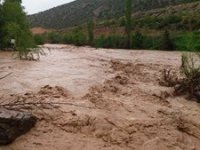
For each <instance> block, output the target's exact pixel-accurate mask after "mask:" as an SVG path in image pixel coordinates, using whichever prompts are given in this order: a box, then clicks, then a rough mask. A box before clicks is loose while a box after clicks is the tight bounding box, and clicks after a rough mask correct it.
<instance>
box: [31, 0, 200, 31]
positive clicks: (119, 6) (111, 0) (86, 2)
mask: <svg viewBox="0 0 200 150" xmlns="http://www.w3.org/2000/svg"><path fill="white" fill-rule="evenodd" d="M194 1H199V0H133V4H134V6H133V7H134V8H133V11H134V12H137V11H147V10H152V9H156V8H163V7H166V6H170V5H176V4H180V3H187V2H194ZM124 8H125V0H76V1H74V2H71V3H69V4H64V5H61V6H58V7H55V8H52V9H49V10H47V11H44V12H40V13H37V14H34V15H31V16H29V20H30V23H31V25H32V26H33V27H35V26H41V27H45V28H55V29H56V28H57V29H59V28H65V27H70V26H75V25H80V24H83V23H85V22H87V21H89V20H91V19H92V18H94V19H96V20H103V19H109V18H113V17H120V16H122V15H123V14H124Z"/></svg>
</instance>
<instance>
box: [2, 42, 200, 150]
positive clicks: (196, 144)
mask: <svg viewBox="0 0 200 150" xmlns="http://www.w3.org/2000/svg"><path fill="white" fill-rule="evenodd" d="M47 48H48V49H47ZM44 50H45V52H46V54H47V55H46V56H41V58H40V61H20V60H18V59H14V58H13V53H12V52H0V85H1V86H0V102H1V104H2V103H5V102H20V101H22V102H25V103H26V102H27V103H33V102H37V103H40V102H45V103H61V105H56V106H52V105H48V106H42V105H41V106H42V107H41V106H40V108H39V107H36V106H35V105H34V106H26V107H23V108H18V109H21V110H23V111H28V112H32V113H33V114H34V115H35V116H37V118H38V123H37V124H36V127H34V128H33V129H32V130H31V131H30V132H28V133H27V134H25V135H23V136H21V137H19V138H18V139H17V140H15V142H14V143H12V144H11V145H8V146H4V147H2V148H1V147H0V149H3V150H104V149H105V150H156V149H158V150H161V149H162V150H200V104H199V103H197V102H195V101H189V100H187V99H186V98H185V97H184V96H181V97H174V96H173V94H172V92H173V88H171V87H165V86H161V85H160V84H159V81H160V77H161V73H162V70H163V69H173V70H178V69H179V66H180V61H181V53H180V52H165V51H146V50H142V51H141V50H140V51H139V50H138V51H137V50H134V51H133V50H113V49H95V48H90V47H75V46H71V45H50V44H46V45H44Z"/></svg>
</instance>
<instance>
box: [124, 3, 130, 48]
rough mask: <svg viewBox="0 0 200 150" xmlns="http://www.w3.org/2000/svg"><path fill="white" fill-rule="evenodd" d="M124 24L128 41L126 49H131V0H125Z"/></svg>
mask: <svg viewBox="0 0 200 150" xmlns="http://www.w3.org/2000/svg"><path fill="white" fill-rule="evenodd" d="M125 16H126V24H125V31H126V34H127V40H128V43H127V44H128V45H127V46H128V48H131V47H132V39H131V28H132V17H131V16H132V0H126V13H125Z"/></svg>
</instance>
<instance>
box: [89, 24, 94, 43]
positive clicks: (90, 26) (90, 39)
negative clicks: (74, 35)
mask: <svg viewBox="0 0 200 150" xmlns="http://www.w3.org/2000/svg"><path fill="white" fill-rule="evenodd" d="M87 30H88V42H89V44H92V43H93V41H94V21H93V20H92V21H90V22H88V24H87Z"/></svg>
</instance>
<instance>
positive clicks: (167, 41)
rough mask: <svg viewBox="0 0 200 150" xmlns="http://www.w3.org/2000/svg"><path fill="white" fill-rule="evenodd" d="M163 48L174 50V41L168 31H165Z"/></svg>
mask: <svg viewBox="0 0 200 150" xmlns="http://www.w3.org/2000/svg"><path fill="white" fill-rule="evenodd" d="M161 44H162V45H161V47H162V49H163V50H174V44H173V42H172V39H171V37H170V33H169V31H168V30H165V32H164V33H163V37H162V43H161Z"/></svg>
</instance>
